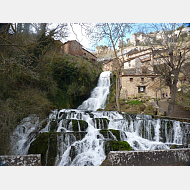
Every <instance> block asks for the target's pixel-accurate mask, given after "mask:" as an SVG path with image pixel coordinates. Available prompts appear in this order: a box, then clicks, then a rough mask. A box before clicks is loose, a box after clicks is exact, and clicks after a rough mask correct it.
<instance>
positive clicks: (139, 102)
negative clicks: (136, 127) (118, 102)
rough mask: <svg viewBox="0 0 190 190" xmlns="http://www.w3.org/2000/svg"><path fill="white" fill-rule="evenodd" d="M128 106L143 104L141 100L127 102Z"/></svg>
mask: <svg viewBox="0 0 190 190" xmlns="http://www.w3.org/2000/svg"><path fill="white" fill-rule="evenodd" d="M126 104H130V105H141V104H143V103H142V102H141V101H139V100H131V101H129V102H126Z"/></svg>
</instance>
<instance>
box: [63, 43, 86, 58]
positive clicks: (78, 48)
mask: <svg viewBox="0 0 190 190" xmlns="http://www.w3.org/2000/svg"><path fill="white" fill-rule="evenodd" d="M63 47H64V53H69V54H71V55H79V56H82V55H83V52H82V45H81V44H80V43H78V42H77V41H75V40H73V41H68V42H66V43H65V44H64V46H63Z"/></svg>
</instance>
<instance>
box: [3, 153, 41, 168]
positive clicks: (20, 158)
mask: <svg viewBox="0 0 190 190" xmlns="http://www.w3.org/2000/svg"><path fill="white" fill-rule="evenodd" d="M0 166H41V155H40V154H33V155H12V156H0Z"/></svg>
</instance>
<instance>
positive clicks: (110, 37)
mask: <svg viewBox="0 0 190 190" xmlns="http://www.w3.org/2000/svg"><path fill="white" fill-rule="evenodd" d="M131 25H132V24H128V23H98V24H95V25H94V27H93V29H91V32H90V35H91V39H92V40H93V41H95V42H97V41H100V40H104V41H106V42H107V45H108V46H112V47H113V50H114V54H115V59H116V63H115V65H114V66H115V68H116V71H115V74H116V105H117V110H118V111H119V112H120V111H121V108H120V102H119V99H120V90H121V83H120V77H119V76H120V74H121V69H122V67H123V65H124V62H125V61H124V58H123V56H122V59H119V56H118V51H117V44H118V41H119V40H121V42H122V41H123V38H124V37H125V35H126V33H128V32H129V31H130V29H131ZM120 49H121V55H122V50H123V43H121V47H120Z"/></svg>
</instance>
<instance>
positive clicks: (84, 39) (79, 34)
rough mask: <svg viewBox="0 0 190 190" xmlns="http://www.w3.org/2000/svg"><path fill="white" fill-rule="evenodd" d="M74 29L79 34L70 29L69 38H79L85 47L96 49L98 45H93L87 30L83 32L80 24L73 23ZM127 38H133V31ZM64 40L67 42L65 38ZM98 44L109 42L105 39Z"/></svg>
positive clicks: (90, 49)
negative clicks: (86, 34) (87, 35)
mask: <svg viewBox="0 0 190 190" xmlns="http://www.w3.org/2000/svg"><path fill="white" fill-rule="evenodd" d="M73 30H74V33H75V34H76V35H77V36H76V35H75V34H74V33H73V32H72V30H70V34H69V35H68V37H67V38H66V39H67V40H77V41H78V42H79V43H80V44H81V45H82V46H83V47H84V48H86V49H88V50H89V51H91V52H93V51H96V46H92V44H91V43H90V41H89V39H88V38H87V37H86V36H85V31H84V30H82V32H81V27H80V26H79V25H78V24H74V25H73ZM127 38H131V33H129V34H127V35H126V37H125V39H127ZM63 42H65V40H64V41H63ZM97 45H107V43H106V42H105V41H101V42H99V43H98V44H97Z"/></svg>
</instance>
